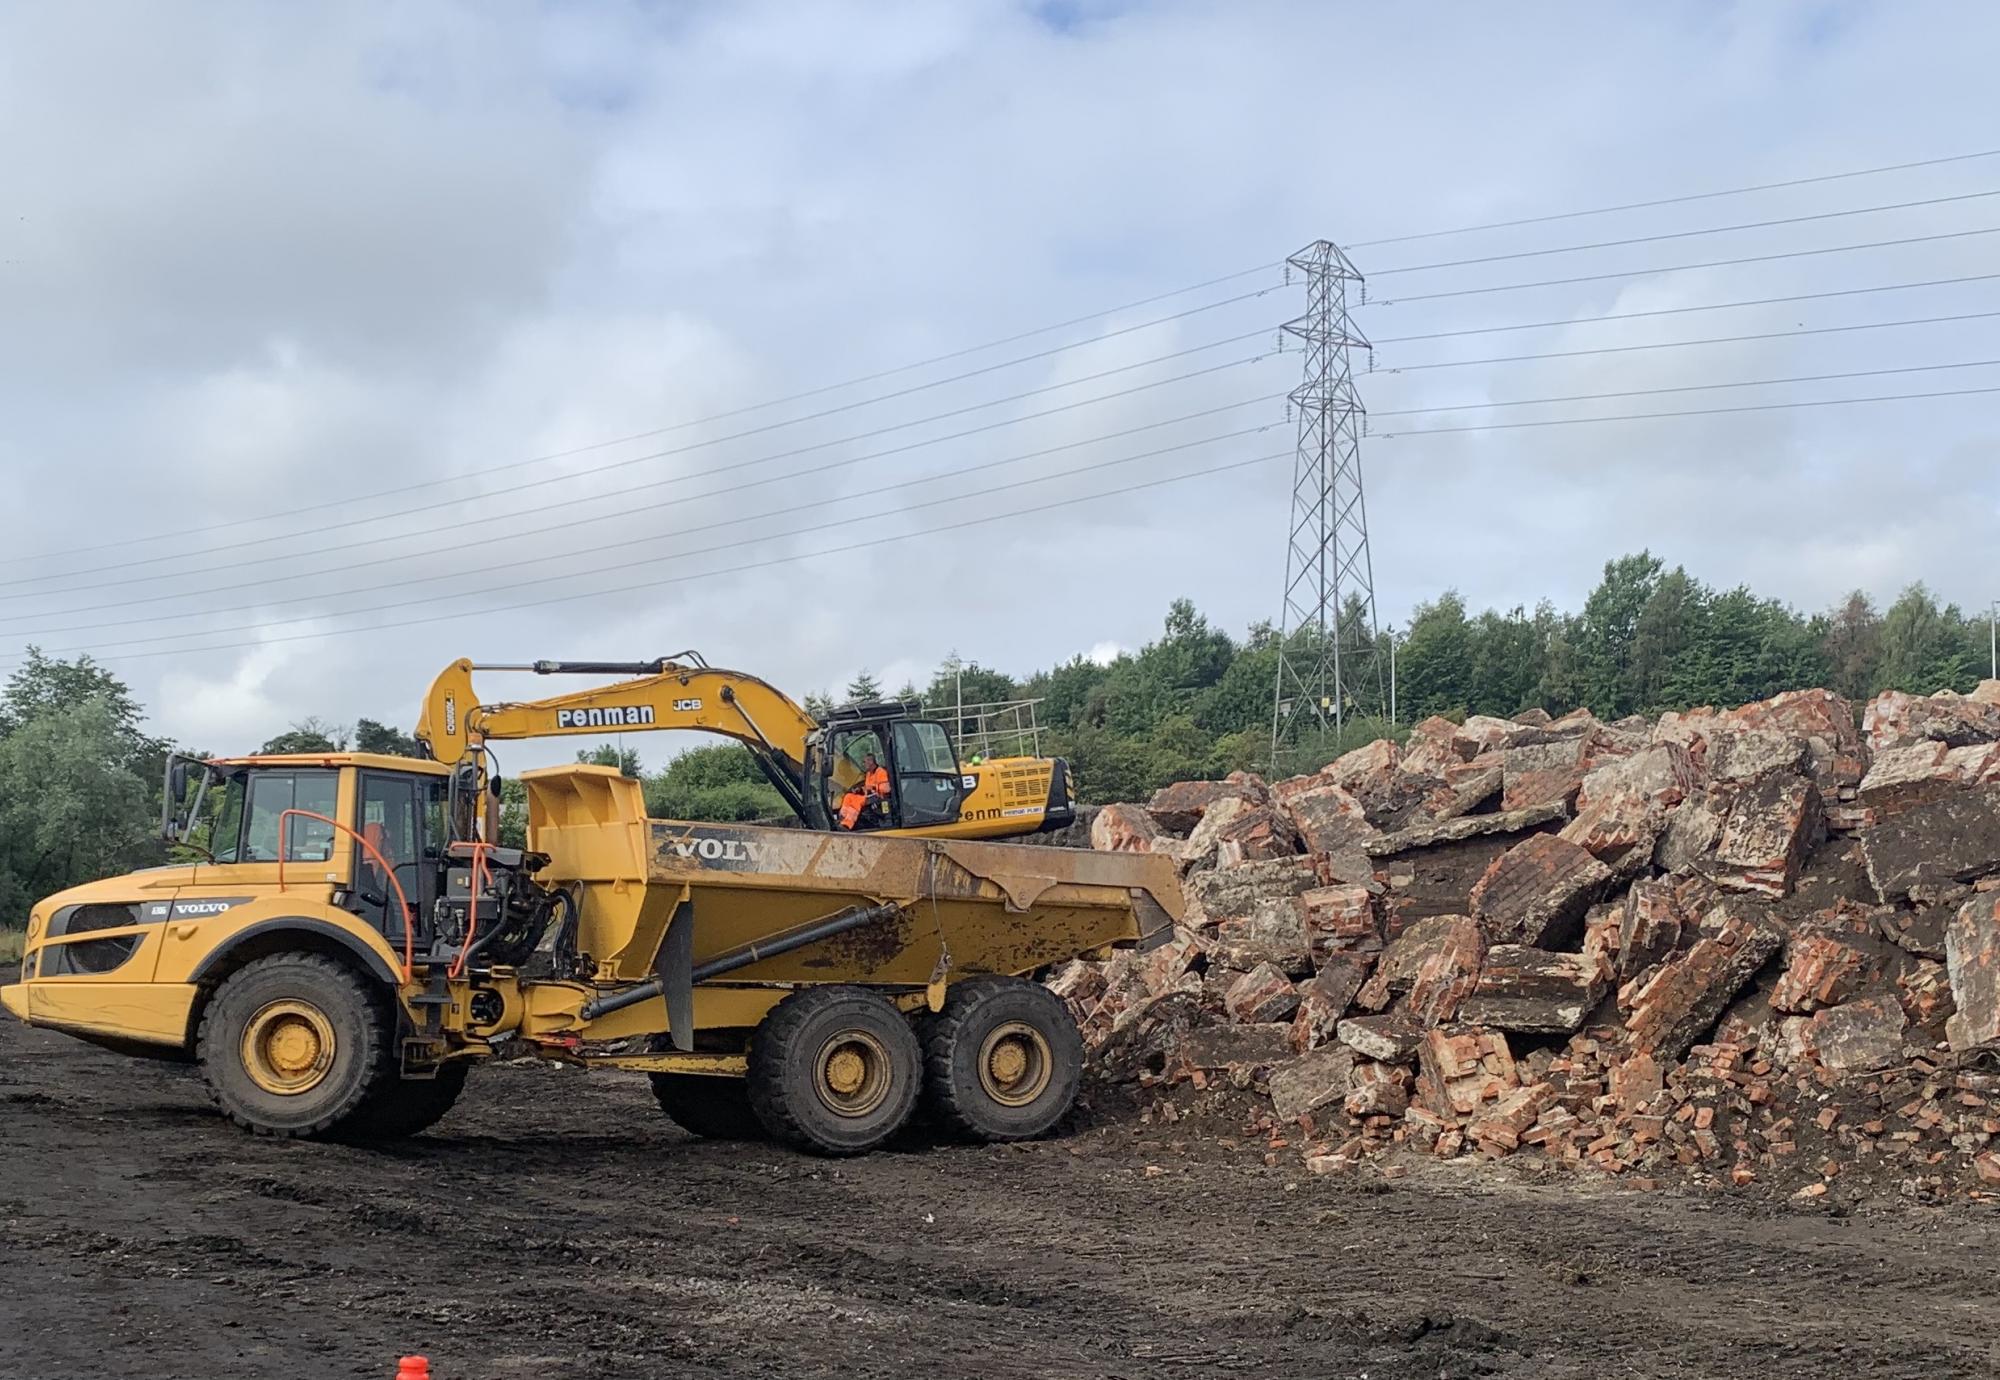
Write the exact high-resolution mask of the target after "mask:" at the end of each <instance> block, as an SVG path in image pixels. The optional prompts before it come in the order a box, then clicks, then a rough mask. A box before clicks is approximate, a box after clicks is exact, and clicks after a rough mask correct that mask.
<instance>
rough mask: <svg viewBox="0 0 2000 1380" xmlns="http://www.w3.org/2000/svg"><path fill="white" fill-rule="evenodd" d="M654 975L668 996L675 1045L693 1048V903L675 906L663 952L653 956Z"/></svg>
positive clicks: (670, 1030)
mask: <svg viewBox="0 0 2000 1380" xmlns="http://www.w3.org/2000/svg"><path fill="white" fill-rule="evenodd" d="M653 976H654V977H655V978H656V979H658V981H659V984H660V992H661V995H663V996H664V997H666V999H667V1032H668V1034H670V1035H671V1036H672V1037H673V1041H674V1048H675V1049H677V1050H680V1051H681V1052H682V1053H684V1054H685V1053H689V1052H692V1051H693V1049H694V902H693V901H682V902H681V903H680V904H679V905H677V906H675V907H674V914H673V918H672V919H671V920H669V921H668V922H667V933H666V936H665V938H663V939H661V941H660V952H659V954H658V955H657V956H656V957H655V958H654V959H653Z"/></svg>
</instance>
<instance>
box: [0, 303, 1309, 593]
mask: <svg viewBox="0 0 2000 1380" xmlns="http://www.w3.org/2000/svg"><path fill="white" fill-rule="evenodd" d="M1282 267H1284V265H1283V264H1280V263H1269V264H1260V265H1258V266H1257V267H1255V268H1246V269H1242V270H1240V271H1238V272H1236V273H1226V274H1223V275H1222V276H1221V277H1219V278H1209V279H1206V280H1205V281H1203V282H1199V283H1192V284H1190V285H1189V286H1187V287H1183V288H1175V289H1173V290H1172V291H1170V292H1162V293H1156V294H1154V295H1153V296H1151V297H1142V298H1139V299H1138V300H1136V301H1132V302H1126V303H1123V304H1121V305H1119V306H1115V307H1106V308H1104V309H1103V310H1102V311H1098V312H1093V313H1091V314H1089V315H1087V316H1074V317H1070V318H1069V319H1067V320H1064V321H1056V322H1052V323H1050V324H1049V325H1046V326H1038V327H1036V328H1034V329H1033V330H1028V331H1021V332H1017V333H1016V334H1014V335H1010V336H1002V337H1000V338H998V339H996V340H988V341H985V342H984V343H982V344H978V345H968V346H966V347H964V348H963V349H958V350H951V351H947V352H946V353H944V354H937V355H931V356H930V357H928V358H926V359H920V360H915V361H913V362H911V363H909V364H899V365H896V366H894V367H892V368H888V369H880V370H877V371H876V372H874V373H872V374H861V375H857V376H856V377H854V378H850V379H843V380H841V381H840V382H839V383H828V384H821V385H820V386H818V387H816V388H808V389H805V390H803V391H801V392H797V393H788V394H786V395H785V396H783V397H779V398H767V399H765V400H763V401H762V402H755V403H746V404H744V405H743V406H741V407H733V408H729V409H726V410H724V411H721V412H711V413H709V414H707V415H706V416H701V417H690V418H688V419H687V420H685V421H680V422H674V423H671V424H669V425H666V426H659V427H654V428H652V429H651V430H647V431H636V432H631V433H628V434H627V435H624V436H614V437H611V438H609V439H608V440H603V441H592V442H589V443H587V444H584V445H579V446H572V447H570V448H568V449H567V450H555V451H549V452H546V453H545V454H542V455H533V456H529V457H528V458H526V459H524V460H511V461H508V462H506V463H505V464H500V465H482V466H480V467H479V468H477V469H472V470H461V471H459V472H457V473H454V474H448V475H441V476H439V477H438V478H436V479H426V480H423V481H422V482H420V483H416V484H405V485H401V486H399V487H396V488H390V489H376V490H372V491H370V492H368V493H365V494H348V495H345V496H343V497H341V498H336V499H328V500H326V501H325V502H322V503H308V504H304V505H302V506H300V507H297V508H284V509H279V510H277V511H275V512H269V513H259V514H256V515H254V516H251V517H242V518H231V519H229V520H228V521H226V522H215V523H209V524H207V525H205V526H201V527H181V528H175V529H174V530H172V531H166V532H155V533H153V534H152V535H150V536H144V537H131V538H127V539H124V540H120V541H112V542H99V543H97V544H96V545H93V546H71V547H64V548H63V549H62V550H61V551H59V552H38V553H36V554H34V555H28V556H18V555H16V556H0V566H5V565H14V564H19V563H20V562H23V561H34V560H45V559H47V558H49V557H50V556H55V555H60V556H63V557H69V556H75V555H81V554H86V553H89V552H92V551H105V550H110V549H112V548H114V547H115V548H117V549H119V550H129V549H130V548H131V547H133V546H135V545H138V544H141V543H145V542H154V541H165V540H168V539H172V540H176V541H182V540H185V539H187V538H188V537H191V536H202V535H205V534H207V533H209V532H222V531H228V530H230V529H232V528H236V527H245V526H248V525H250V524H252V523H258V522H275V521H277V520H278V519H280V518H287V517H299V516H302V515H304V514H308V513H319V512H325V511H326V510H328V509H330V508H341V507H348V506H351V505H353V504H356V503H364V502H367V501H369V500H371V499H377V498H393V497H395V496H397V495H399V494H407V493H416V492H419V491H420V490H423V489H432V488H436V487H438V486H439V485H441V484H455V483H458V482H460V481H462V480H466V479H476V478H481V477H484V476H489V475H494V474H502V473H505V472H507V471H509V470H516V469H521V468H523V467H526V466H530V465H543V464H548V463H550V462H552V461H556V460H567V459H570V458H572V457H574V456H578V455H587V454H589V453H591V452H593V451H599V450H607V449H609V448H611V447H613V446H621V445H628V444H630V443H632V442H634V441H645V440H650V439H652V438H653V437H656V436H665V435H669V434H671V433H673V432H676V431H686V430H688V429H689V428H691V427H697V426H706V425H708V424H710V423H713V422H722V421H729V420H732V419H734V418H737V417H743V416H748V415H750V414H751V413H755V412H764V411H768V410H769V409H771V408H773V407H782V406H784V405H785V404H787V403H794V402H803V401H805V400H807V399H810V398H817V397H821V396H824V395H825V394H828V393H837V392H840V391H841V390H842V389H847V388H856V387H859V386H861V385H862V384H866V383H876V382H879V381H881V380H883V379H887V378H893V377H896V376H897V375H900V374H907V373H911V372H913V371H915V370H918V369H926V368H930V367H931V366H933V365H937V364H945V363H949V362H950V361H952V360H955V359H963V358H965V357H966V356H968V355H975V354H980V353H983V352H984V351H986V350H994V349H998V348H1000V347H1001V346H1002V345H1012V344H1016V343H1018V342H1020V341H1023V340H1030V339H1033V338H1034V337H1035V336H1038V335H1047V334H1049V333H1051V332H1053V331H1059V330H1063V329H1065V328H1067V327H1070V326H1080V325H1083V324H1085V323H1087V322H1091V321H1095V320H1098V319H1100V318H1102V317H1105V316H1113V315H1116V314H1117V313H1119V312H1122V311H1131V310H1135V309H1136V308H1139V307H1145V306H1151V305H1152V304H1153V303H1155V302H1164V301H1166V300H1167V299H1168V298H1171V297H1181V296H1185V295H1186V294H1188V293H1190V292H1199V291H1201V290H1202V289H1204V288H1210V287H1216V286H1219V285H1221V284H1223V283H1229V282H1234V281H1236V280H1238V279H1241V278H1247V277H1250V276H1251V275H1253V274H1257V273H1268V272H1274V271H1276V270H1277V269H1279V268H1282ZM1281 286H1282V284H1273V285H1272V286H1271V287H1268V288H1260V289H1258V290H1257V291H1255V292H1246V293H1242V294H1239V295H1238V296H1235V297H1227V298H1224V299H1222V300H1221V301H1218V302H1208V303H1204V304H1203V305H1201V306H1199V307H1190V308H1188V309H1187V310H1186V311H1179V312H1174V313H1172V314H1170V315H1167V316H1161V317H1155V318H1154V319H1152V320H1150V321H1140V322H1136V323H1134V324H1132V325H1130V326H1121V327H1119V328H1118V329H1117V330H1113V331H1104V332H1100V333H1099V334H1097V335H1094V336H1091V337H1090V338H1089V339H1087V340H1079V341H1074V342H1072V343H1070V344H1068V345H1059V346H1055V347H1054V348H1051V349H1047V350H1039V351H1036V352H1035V353H1033V354H1028V355H1020V356H1017V357H1016V358H1014V359H1007V360H1001V361H999V362H998V363H995V364H990V365H986V366H983V367H981V368H978V369H972V370H968V371H966V372H964V373H961V374H954V375H952V376H951V377H949V378H942V379H934V380H932V381H930V382H928V383H923V384H918V385H915V386H913V387H910V388H905V389H899V390H898V391H896V392H894V393H884V394H878V395H877V396H875V397H873V398H866V399H863V400H861V401H859V402H855V403H847V404H843V405H842V406H840V407H834V408H828V409H825V410H824V411H820V412H811V413H807V414H805V415H803V416H799V417H790V418H787V419H786V420H784V421H782V422H773V423H771V424H770V426H768V427H763V428H757V429H756V430H758V431H763V430H777V429H778V428H780V427H786V426H796V425H798V424H800V423H802V422H810V421H818V420H820V419H822V418H825V417H831V416H835V415H837V414H839V413H842V412H851V411H854V410H855V409H856V408H860V407H867V406H872V405H873V404H875V403H878V402H886V401H889V400H891V399H894V398H902V397H908V396H910V395H911V394H914V393H921V392H924V391H926V390H928V389H932V388H942V387H944V386H946V385H947V384H953V383H961V382H963V381H964V380H966V379H969V378H977V377H979V376H980V375H982V374H990V373H995V372H997V371H999V370H1001V369H1008V368H1012V367H1014V366H1016V365H1019V364H1026V363H1030V362H1032V361H1035V360H1040V359H1048V358H1050V357H1052V356H1055V355H1059V354H1063V353H1066V352H1068V351H1070V350H1080V349H1085V348H1087V347H1089V346H1092V345H1096V344H1100V343H1101V342H1103V341H1106V340H1115V339H1117V338H1118V337H1120V336H1125V335H1131V334H1133V333H1134V332H1137V331H1143V330H1148V329H1150V328H1152V327H1154V326H1161V325H1166V324H1168V323H1169V322H1174V321H1181V320H1185V319H1186V318H1188V317H1191V316H1198V315H1200V314H1202V313H1203V312H1209V311H1214V310H1216V309H1218V308H1221V307H1228V306H1234V305H1236V304H1238V303H1241V302H1248V301H1252V300H1254V299H1256V298H1259V297H1263V296H1266V295H1267V294H1269V293H1271V292H1273V291H1276V290H1277V288H1278V287H1281ZM753 434H756V432H755V431H751V432H738V433H736V435H737V436H745V435H753ZM722 439H724V440H728V439H733V438H730V437H724V438H722Z"/></svg>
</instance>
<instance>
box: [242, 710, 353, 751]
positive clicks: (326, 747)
mask: <svg viewBox="0 0 2000 1380" xmlns="http://www.w3.org/2000/svg"><path fill="white" fill-rule="evenodd" d="M348 741H349V739H348V732H347V730H346V729H345V728H343V727H341V726H340V725H339V724H330V723H328V722H326V721H325V720H324V719H320V718H317V717H309V718H304V719H300V720H299V721H298V722H296V723H294V724H293V725H292V726H291V727H290V728H288V729H286V730H285V731H284V732H283V733H280V734H278V735H277V736H276V737H275V738H267V739H266V740H265V741H264V745H263V746H262V747H260V748H258V749H257V751H258V752H260V753H285V752H345V751H347V744H348Z"/></svg>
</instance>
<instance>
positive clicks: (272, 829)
mask: <svg viewBox="0 0 2000 1380" xmlns="http://www.w3.org/2000/svg"><path fill="white" fill-rule="evenodd" d="M338 781H339V775H338V773H336V772H331V771H313V770H306V771H244V772H237V773H235V774H234V775H232V776H231V777H230V778H229V779H228V782H227V785H226V786H225V787H224V790H223V793H222V808H221V810H220V811H219V812H218V813H217V815H216V819H215V841H214V843H213V845H211V848H210V851H211V852H213V853H214V854H215V860H216V861H217V862H276V861H277V860H278V835H279V826H280V823H281V821H282V819H283V815H284V812H285V811H286V810H295V809H296V810H309V811H311V812H312V813H313V814H317V815H326V816H328V817H329V818H331V817H332V816H333V812H334V788H335V785H336V783H337V782H338ZM283 832H284V834H285V840H286V849H285V860H286V861H287V862H326V861H328V860H329V859H331V858H332V857H333V829H332V827H331V826H330V825H327V824H323V823H321V822H320V821H319V820H316V819H305V818H301V817H299V816H296V815H295V816H293V817H292V819H291V820H290V822H289V823H286V824H285V825H284V830H283Z"/></svg>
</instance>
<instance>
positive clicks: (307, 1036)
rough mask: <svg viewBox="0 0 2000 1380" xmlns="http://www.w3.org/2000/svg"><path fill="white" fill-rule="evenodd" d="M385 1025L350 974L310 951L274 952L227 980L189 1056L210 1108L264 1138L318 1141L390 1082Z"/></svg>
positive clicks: (376, 1007)
mask: <svg viewBox="0 0 2000 1380" xmlns="http://www.w3.org/2000/svg"><path fill="white" fill-rule="evenodd" d="M387 1024H388V1022H387V1019H386V1017H385V1014H384V1012H383V1010H382V1006H381V1004H380V1003H379V1002H377V1001H376V1000H375V999H374V995H373V994H372V993H371V992H370V991H369V989H368V988H367V987H366V986H365V985H364V984H363V981H362V979H361V977H360V976H359V975H357V974H356V973H355V972H354V971H353V970H352V969H350V968H348V967H346V966H345V965H344V964H341V963H339V962H336V961H335V960H333V959H330V958H323V957H320V956H319V955H317V954H276V955H273V956H272V957H270V958H260V959H257V960H256V961H254V962H252V963H248V964H245V965H244V966H243V967H242V968H239V969H238V970H237V971H236V972H234V973H232V974H230V975H229V977H228V978H227V979H225V980H224V981H223V984H222V986H221V987H220V988H219V989H217V991H216V993H215V996H214V998H213V999H212V1000H210V1002H209V1003H208V1007H207V1009H206V1010H205V1011H204V1012H203V1013H202V1018H201V1027H200V1030H199V1032H198V1033H197V1035H196V1037H195V1052H196V1057H197V1059H198V1061H199V1062H200V1064H201V1071H202V1077H203V1079H204V1080H205V1081H206V1082H207V1084H208V1089H209V1093H210V1095H211V1096H212V1097H214V1099H215V1102H216V1105H217V1106H219V1107H220V1108H221V1109H222V1111H223V1113H224V1114H225V1115H227V1116H228V1117H229V1119H230V1120H231V1121H234V1122H235V1123H236V1124H237V1125H239V1126H242V1127H244V1128H245V1129H247V1130H251V1131H254V1132H256V1133H257V1134H258V1135H264V1136H280V1137H288V1138H289V1137H304V1136H323V1135H326V1134H328V1133H329V1132H332V1131H334V1130H336V1129H338V1128H340V1127H341V1126H342V1124H343V1123H344V1122H346V1121H347V1120H348V1118H349V1117H350V1116H352V1115H353V1114H354V1112H355V1110H356V1109H357V1108H359V1107H360V1106H361V1105H362V1104H363V1102H364V1101H366V1100H368V1098H369V1096H370V1094H372V1093H374V1092H376V1090H377V1089H378V1088H379V1087H380V1086H381V1085H382V1083H383V1082H384V1080H385V1079H387V1078H389V1077H392V1076H393V1073H394V1071H393V1070H392V1069H390V1067H389V1063H388V1059H387V1058H386V1056H385V1054H384V1050H385V1047H386V1044H387V1031H386V1027H387Z"/></svg>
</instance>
